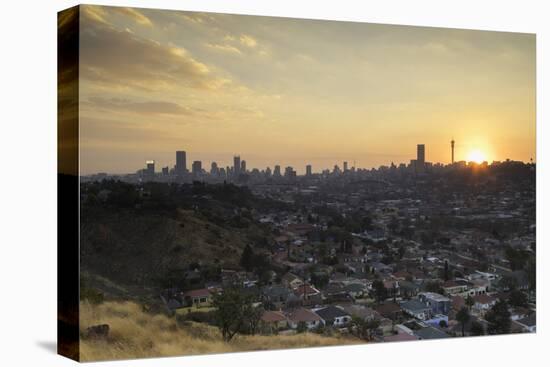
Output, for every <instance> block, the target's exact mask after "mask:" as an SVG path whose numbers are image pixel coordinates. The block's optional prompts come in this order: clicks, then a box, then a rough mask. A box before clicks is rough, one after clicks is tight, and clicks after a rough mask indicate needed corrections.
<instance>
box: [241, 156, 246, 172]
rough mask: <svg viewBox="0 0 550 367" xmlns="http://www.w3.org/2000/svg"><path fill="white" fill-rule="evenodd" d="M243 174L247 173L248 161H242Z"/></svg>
mask: <svg viewBox="0 0 550 367" xmlns="http://www.w3.org/2000/svg"><path fill="white" fill-rule="evenodd" d="M241 173H246V161H245V160H244V159H243V160H242V161H241Z"/></svg>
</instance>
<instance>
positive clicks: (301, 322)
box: [296, 321, 307, 334]
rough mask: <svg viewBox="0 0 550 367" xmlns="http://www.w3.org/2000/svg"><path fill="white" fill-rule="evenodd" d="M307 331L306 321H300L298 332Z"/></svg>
mask: <svg viewBox="0 0 550 367" xmlns="http://www.w3.org/2000/svg"><path fill="white" fill-rule="evenodd" d="M306 331H307V325H306V323H305V321H300V322H298V327H297V328H296V332H297V333H298V334H301V333H305V332H306Z"/></svg>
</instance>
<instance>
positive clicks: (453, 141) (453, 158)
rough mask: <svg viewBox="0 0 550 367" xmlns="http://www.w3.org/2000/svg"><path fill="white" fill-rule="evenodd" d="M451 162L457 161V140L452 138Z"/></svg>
mask: <svg viewBox="0 0 550 367" xmlns="http://www.w3.org/2000/svg"><path fill="white" fill-rule="evenodd" d="M451 163H452V164H454V163H455V140H454V139H453V140H451Z"/></svg>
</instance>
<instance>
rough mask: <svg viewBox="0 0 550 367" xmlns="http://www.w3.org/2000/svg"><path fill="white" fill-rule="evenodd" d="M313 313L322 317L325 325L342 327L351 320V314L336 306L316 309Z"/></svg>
mask: <svg viewBox="0 0 550 367" xmlns="http://www.w3.org/2000/svg"><path fill="white" fill-rule="evenodd" d="M315 313H316V314H317V315H319V316H320V317H321V318H322V319H323V324H324V325H326V326H335V327H342V326H345V325H347V324H348V323H349V322H350V321H351V315H350V314H349V313H347V312H346V311H344V310H343V309H342V308H340V307H336V306H328V307H325V308H321V309H317V310H315Z"/></svg>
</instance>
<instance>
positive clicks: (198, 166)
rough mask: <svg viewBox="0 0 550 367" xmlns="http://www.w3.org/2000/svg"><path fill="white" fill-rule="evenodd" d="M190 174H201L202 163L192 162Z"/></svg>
mask: <svg viewBox="0 0 550 367" xmlns="http://www.w3.org/2000/svg"><path fill="white" fill-rule="evenodd" d="M191 169H192V172H193V174H194V175H198V174H200V173H202V162H201V161H194V162H193V166H192V168H191Z"/></svg>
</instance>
